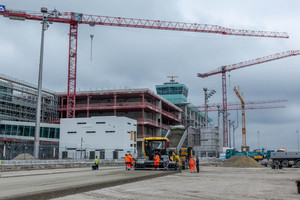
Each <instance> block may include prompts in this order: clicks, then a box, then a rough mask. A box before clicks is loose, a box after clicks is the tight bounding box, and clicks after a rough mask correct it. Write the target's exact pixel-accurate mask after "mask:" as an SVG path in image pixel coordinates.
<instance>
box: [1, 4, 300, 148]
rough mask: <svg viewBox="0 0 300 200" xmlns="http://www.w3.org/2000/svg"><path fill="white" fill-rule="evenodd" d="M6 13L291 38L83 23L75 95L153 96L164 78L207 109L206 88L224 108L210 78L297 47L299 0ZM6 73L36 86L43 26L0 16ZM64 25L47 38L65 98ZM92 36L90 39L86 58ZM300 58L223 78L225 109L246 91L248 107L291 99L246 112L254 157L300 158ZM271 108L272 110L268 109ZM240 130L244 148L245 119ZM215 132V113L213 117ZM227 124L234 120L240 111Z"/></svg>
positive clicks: (51, 76) (51, 73) (48, 69)
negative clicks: (260, 151) (262, 151)
mask: <svg viewBox="0 0 300 200" xmlns="http://www.w3.org/2000/svg"><path fill="white" fill-rule="evenodd" d="M1 4H3V5H6V8H7V9H17V10H26V11H40V8H41V7H47V8H48V9H49V10H52V9H54V8H56V9H57V10H59V11H61V12H67V11H73V12H80V13H85V14H94V15H102V16H116V17H132V18H142V19H153V20H167V21H179V22H192V23H200V24H215V25H220V26H224V27H228V28H235V29H250V30H263V31H279V32H287V33H288V34H289V36H290V38H289V39H274V38H273V39H272V38H253V37H239V36H223V35H217V34H204V33H189V32H177V31H174V32H173V31H161V30H148V29H133V28H118V27H106V26H96V27H94V28H91V27H89V26H88V25H79V36H78V68H77V89H78V90H95V89H119V88H123V89H124V88H150V89H151V90H153V91H155V85H156V84H162V83H163V82H166V81H167V80H168V79H167V76H169V75H176V76H179V77H178V78H177V81H179V82H180V83H184V84H186V85H187V87H189V101H190V102H192V103H193V104H194V105H202V104H203V102H204V98H203V88H204V87H207V88H208V89H215V90H216V91H217V93H216V94H215V95H214V96H213V97H211V99H210V103H221V102H222V96H221V92H222V89H221V75H220V74H219V75H215V76H211V77H208V78H205V79H202V78H198V77H197V73H206V72H209V71H211V70H214V69H216V68H218V67H220V66H222V65H230V64H234V63H238V62H241V61H247V60H250V59H254V58H259V57H263V56H267V55H271V54H275V53H279V52H284V51H288V50H298V49H299V43H300V26H299V20H300V12H299V8H300V1H299V0H289V1H283V0H266V1H261V0H251V1H250V0H247V1H241V0H226V1H218V0H210V1H205V0H163V1H162V0H151V1H149V0H84V1H79V0H64V1H61V0H51V1H46V0H39V1H37V0H27V1H23V0H2V1H1ZM0 27H1V31H0V61H1V65H0V69H1V73H2V74H5V75H9V76H12V77H14V78H17V79H20V80H24V81H27V82H30V83H34V84H36V85H37V77H38V65H39V56H40V37H41V24H40V22H36V21H25V22H24V21H12V20H9V19H7V18H3V17H0ZM68 32H69V25H67V24H52V25H50V27H49V29H48V30H47V31H46V33H45V55H44V73H43V86H44V87H45V88H47V89H50V90H53V91H57V92H62V91H66V88H67V63H68ZM90 34H94V35H95V36H94V42H93V60H92V61H91V60H90V56H91V55H90V46H91V41H90ZM299 64H300V56H293V57H288V58H284V59H281V60H277V61H272V62H268V63H264V64H260V65H255V66H251V67H248V68H243V69H239V70H234V71H232V72H230V73H227V75H230V78H229V77H227V81H228V82H227V85H228V87H227V89H228V94H227V95H228V102H232V101H233V102H238V101H239V100H238V98H237V97H236V95H235V93H234V91H233V87H234V86H240V91H241V92H243V93H244V99H245V101H262V100H273V99H287V100H288V102H284V103H277V104H276V105H286V106H287V108H285V109H269V110H247V111H246V129H247V144H248V145H250V148H251V149H255V148H257V147H258V134H257V132H258V131H259V133H260V134H259V140H260V141H259V143H260V146H261V147H262V146H263V147H265V148H267V149H277V148H281V147H284V148H287V149H289V150H295V151H296V150H297V149H298V145H297V134H296V130H300V114H299V110H300V105H299V102H300V101H299V100H300V92H299V91H300V78H299V76H300V66H299ZM272 105H274V104H272ZM238 116H239V120H238V121H239V128H238V129H237V130H236V131H235V135H236V139H235V141H236V146H237V148H238V149H240V145H241V126H242V125H241V119H240V117H241V114H240V112H239V115H238ZM210 117H212V118H213V119H214V124H215V125H216V124H217V113H214V112H212V113H210ZM229 119H231V120H235V121H237V116H236V111H233V112H231V114H230V116H229Z"/></svg>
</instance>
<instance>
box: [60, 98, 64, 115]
mask: <svg viewBox="0 0 300 200" xmlns="http://www.w3.org/2000/svg"><path fill="white" fill-rule="evenodd" d="M63 106H64V98H63V97H61V102H60V107H61V108H63ZM60 118H63V111H61V112H60Z"/></svg>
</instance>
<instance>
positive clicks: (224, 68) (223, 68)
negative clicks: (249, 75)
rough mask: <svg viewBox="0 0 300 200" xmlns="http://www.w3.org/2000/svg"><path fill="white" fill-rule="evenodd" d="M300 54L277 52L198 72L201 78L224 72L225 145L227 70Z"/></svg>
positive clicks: (299, 52)
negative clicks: (202, 72)
mask: <svg viewBox="0 0 300 200" xmlns="http://www.w3.org/2000/svg"><path fill="white" fill-rule="evenodd" d="M297 55H300V50H290V51H286V52H281V53H276V54H273V55H269V56H265V57H261V58H256V59H252V60H248V61H245V62H239V63H236V64H232V65H225V66H221V67H219V68H217V69H216V70H213V71H211V72H208V73H204V74H200V73H198V74H197V76H198V77H201V78H206V77H208V76H212V75H215V74H222V96H223V137H224V145H225V146H227V145H228V123H227V87H226V72H229V71H232V70H236V69H240V68H244V67H249V66H252V65H257V64H261V63H265V62H270V61H273V60H279V59H282V58H286V57H290V56H297Z"/></svg>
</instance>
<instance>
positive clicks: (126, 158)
mask: <svg viewBox="0 0 300 200" xmlns="http://www.w3.org/2000/svg"><path fill="white" fill-rule="evenodd" d="M125 164H126V169H127V170H128V171H129V170H130V166H131V159H130V156H129V155H128V154H125Z"/></svg>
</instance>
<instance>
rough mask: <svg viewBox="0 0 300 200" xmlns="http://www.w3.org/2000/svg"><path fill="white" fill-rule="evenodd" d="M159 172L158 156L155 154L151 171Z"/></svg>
mask: <svg viewBox="0 0 300 200" xmlns="http://www.w3.org/2000/svg"><path fill="white" fill-rule="evenodd" d="M155 169H156V170H159V155H158V153H156V156H155V157H154V168H153V170H155Z"/></svg>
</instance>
